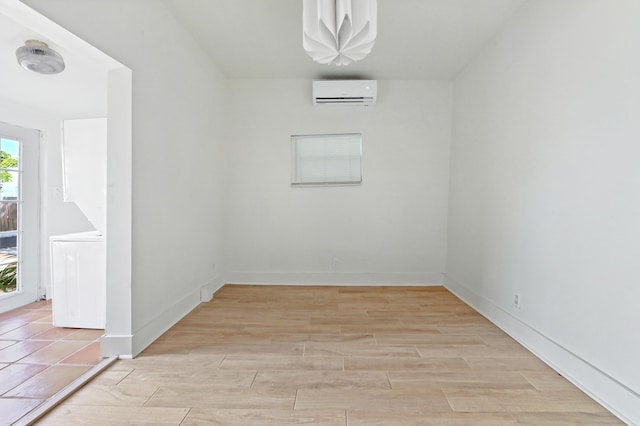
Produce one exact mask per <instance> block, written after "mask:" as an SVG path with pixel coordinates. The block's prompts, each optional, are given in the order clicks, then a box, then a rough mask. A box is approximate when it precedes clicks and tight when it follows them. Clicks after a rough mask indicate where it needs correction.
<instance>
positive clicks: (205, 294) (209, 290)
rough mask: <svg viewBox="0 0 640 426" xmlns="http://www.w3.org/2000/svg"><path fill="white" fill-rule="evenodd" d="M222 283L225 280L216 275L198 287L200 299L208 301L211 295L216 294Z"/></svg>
mask: <svg viewBox="0 0 640 426" xmlns="http://www.w3.org/2000/svg"><path fill="white" fill-rule="evenodd" d="M224 284H225V282H224V280H223V279H222V277H216V279H215V280H214V281H213V282H211V283H209V284H205V285H203V286H202V287H201V288H200V301H201V302H210V301H211V299H213V295H214V294H216V293H217V291H218V290H220V289H221V288H222V286H223V285H224Z"/></svg>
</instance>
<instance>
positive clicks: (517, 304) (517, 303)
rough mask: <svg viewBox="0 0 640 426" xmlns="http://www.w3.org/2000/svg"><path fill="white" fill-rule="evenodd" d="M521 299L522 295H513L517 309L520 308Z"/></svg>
mask: <svg viewBox="0 0 640 426" xmlns="http://www.w3.org/2000/svg"><path fill="white" fill-rule="evenodd" d="M521 301H522V300H521V298H520V295H519V294H518V293H514V294H513V306H515V307H516V308H518V309H519V308H520V302H521Z"/></svg>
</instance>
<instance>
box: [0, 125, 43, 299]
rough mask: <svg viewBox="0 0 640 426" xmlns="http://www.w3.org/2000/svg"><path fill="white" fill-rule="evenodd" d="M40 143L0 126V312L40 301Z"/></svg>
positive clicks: (31, 133)
mask: <svg viewBox="0 0 640 426" xmlns="http://www.w3.org/2000/svg"><path fill="white" fill-rule="evenodd" d="M39 140H40V135H39V132H38V131H36V130H30V129H24V128H21V127H17V126H11V125H8V124H3V123H0V312H6V311H8V310H11V309H14V308H17V307H20V306H23V305H26V304H28V303H31V302H34V301H36V300H38V298H39V291H38V277H39V275H40V274H39V249H38V235H39V212H38V210H39V209H38V205H39V190H38V189H39V182H38V151H39V149H38V148H39Z"/></svg>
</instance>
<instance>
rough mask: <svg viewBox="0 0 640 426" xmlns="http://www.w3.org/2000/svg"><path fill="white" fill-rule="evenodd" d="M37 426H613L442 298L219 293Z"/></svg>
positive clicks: (339, 290)
mask: <svg viewBox="0 0 640 426" xmlns="http://www.w3.org/2000/svg"><path fill="white" fill-rule="evenodd" d="M41 424H45V425H65V426H68V425H92V424H105V425H111V424H154V425H160V424H162V425H243V426H245V425H300V424H313V425H342V426H344V425H348V426H356V425H366V426H376V425H384V426H391V425H491V426H499V425H554V426H556V425H608V424H621V423H620V422H619V421H618V420H617V419H616V418H615V417H614V416H613V415H611V414H610V413H609V412H607V411H606V410H605V409H604V408H602V407H601V406H600V405H598V404H597V403H596V402H594V401H593V400H591V399H590V398H589V397H588V396H586V395H585V394H584V393H582V392H581V391H579V390H578V389H577V388H575V387H574V386H573V385H571V384H570V383H569V382H567V381H566V380H565V379H563V378H562V377H561V376H560V375H558V374H557V373H555V372H554V371H553V370H551V369H550V368H549V367H547V366H546V365H545V364H544V363H542V362H541V361H539V360H538V359H537V358H536V357H534V356H533V355H531V354H530V353H529V352H527V351H526V350H525V349H524V348H523V347H521V346H520V345H519V344H518V343H516V342H515V341H514V340H512V339H511V338H509V337H508V336H507V335H506V334H504V333H503V332H502V331H500V330H499V329H498V328H496V327H495V326H494V325H492V324H491V323H489V322H488V321H487V320H486V319H484V318H483V317H482V316H480V315H479V314H477V313H476V312H475V311H473V310H472V309H471V308H469V307H468V306H467V305H465V304H464V303H462V302H461V301H460V300H459V299H457V298H456V297H455V296H453V295H452V294H451V293H449V292H448V291H447V290H445V289H443V288H442V287H427V288H424V287H393V288H390V287H284V286H282V287H279V286H225V287H223V288H222V289H221V290H220V291H219V292H218V293H217V294H216V295H215V297H214V299H213V300H212V301H211V302H209V303H205V304H202V305H200V306H199V307H198V308H197V309H196V310H194V311H193V312H192V313H191V314H189V315H188V316H187V317H186V318H184V319H183V320H182V321H180V322H179V323H178V324H177V325H176V326H175V327H173V328H172V329H171V330H169V331H168V332H167V333H166V334H165V335H163V336H162V337H161V338H160V339H159V340H158V341H157V342H155V343H154V344H153V345H152V346H151V347H149V348H148V349H147V350H146V351H145V352H144V353H143V354H141V355H140V356H139V357H138V358H136V359H134V360H127V361H125V360H121V361H118V362H117V363H116V364H115V365H113V366H112V367H111V368H110V369H109V370H107V371H106V372H104V373H103V374H101V375H100V376H99V377H98V378H97V379H95V380H94V381H93V382H91V383H89V384H88V385H86V386H85V387H84V388H83V389H81V390H80V391H79V392H78V393H76V394H75V395H74V396H72V397H71V398H70V399H68V400H67V401H66V402H64V403H63V404H62V405H61V406H59V407H58V408H56V409H55V410H54V411H53V412H51V413H50V414H49V415H48V416H47V417H45V418H44V419H43V420H42V421H41Z"/></svg>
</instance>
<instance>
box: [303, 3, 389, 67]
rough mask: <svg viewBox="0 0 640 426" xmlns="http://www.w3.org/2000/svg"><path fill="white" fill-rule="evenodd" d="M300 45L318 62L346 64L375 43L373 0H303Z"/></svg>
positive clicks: (374, 8) (358, 58)
mask: <svg viewBox="0 0 640 426" xmlns="http://www.w3.org/2000/svg"><path fill="white" fill-rule="evenodd" d="M302 15H303V16H302V32H303V36H302V46H303V47H304V50H305V51H306V52H307V53H308V54H309V56H311V57H312V58H313V60H314V61H316V62H319V63H321V64H334V65H349V64H350V63H352V62H354V61H359V60H361V59H363V58H364V57H366V56H367V55H368V54H369V52H371V48H373V45H374V44H375V42H376V34H377V29H378V28H377V15H378V7H377V3H376V0H303V5H302Z"/></svg>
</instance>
